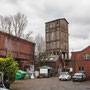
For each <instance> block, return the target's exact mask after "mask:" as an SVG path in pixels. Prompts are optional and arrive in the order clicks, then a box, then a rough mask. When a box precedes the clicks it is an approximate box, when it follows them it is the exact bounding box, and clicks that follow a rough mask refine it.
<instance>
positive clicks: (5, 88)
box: [0, 72, 10, 90]
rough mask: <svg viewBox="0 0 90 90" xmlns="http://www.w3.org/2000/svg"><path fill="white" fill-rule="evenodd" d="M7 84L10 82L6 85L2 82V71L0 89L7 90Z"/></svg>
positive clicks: (0, 73)
mask: <svg viewBox="0 0 90 90" xmlns="http://www.w3.org/2000/svg"><path fill="white" fill-rule="evenodd" d="M7 86H8V89H7ZM9 86H10V84H9V85H8V84H7V83H6V82H4V79H3V73H2V72H0V90H9Z"/></svg>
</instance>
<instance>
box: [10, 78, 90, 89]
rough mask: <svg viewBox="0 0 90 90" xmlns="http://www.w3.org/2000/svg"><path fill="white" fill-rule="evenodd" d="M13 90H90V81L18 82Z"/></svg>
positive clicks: (12, 86)
mask: <svg viewBox="0 0 90 90" xmlns="http://www.w3.org/2000/svg"><path fill="white" fill-rule="evenodd" d="M11 89H12V90H90V81H85V82H72V81H59V80H58V78H57V77H54V78H45V79H33V80H18V81H15V82H14V83H13V84H12V85H11Z"/></svg>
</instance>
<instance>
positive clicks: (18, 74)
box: [16, 72, 21, 80]
mask: <svg viewBox="0 0 90 90" xmlns="http://www.w3.org/2000/svg"><path fill="white" fill-rule="evenodd" d="M20 78H21V74H20V73H18V72H17V76H16V79H17V80H19V79H20Z"/></svg>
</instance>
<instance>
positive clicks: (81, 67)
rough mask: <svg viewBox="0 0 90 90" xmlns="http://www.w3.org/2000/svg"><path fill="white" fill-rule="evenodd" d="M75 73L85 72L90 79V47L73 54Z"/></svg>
mask: <svg viewBox="0 0 90 90" xmlns="http://www.w3.org/2000/svg"><path fill="white" fill-rule="evenodd" d="M72 60H73V72H74V73H75V72H79V71H84V72H85V73H86V74H87V76H88V77H90V46H88V47H87V48H85V49H83V50H82V51H78V52H72Z"/></svg>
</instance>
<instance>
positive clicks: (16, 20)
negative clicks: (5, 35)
mask: <svg viewBox="0 0 90 90" xmlns="http://www.w3.org/2000/svg"><path fill="white" fill-rule="evenodd" d="M26 26H27V17H26V16H25V15H24V14H21V13H17V14H16V15H15V16H14V17H13V29H14V34H15V36H17V37H21V36H22V34H23V32H24V30H25V28H26Z"/></svg>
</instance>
